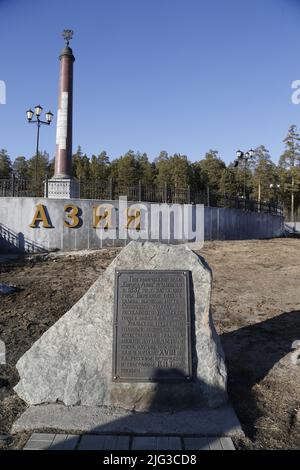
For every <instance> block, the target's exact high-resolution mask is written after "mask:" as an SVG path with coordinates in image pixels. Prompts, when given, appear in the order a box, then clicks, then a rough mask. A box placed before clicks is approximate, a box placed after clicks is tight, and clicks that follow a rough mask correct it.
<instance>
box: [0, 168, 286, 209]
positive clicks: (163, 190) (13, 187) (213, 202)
mask: <svg viewBox="0 0 300 470" xmlns="http://www.w3.org/2000/svg"><path fill="white" fill-rule="evenodd" d="M78 183H79V197H80V198H81V199H100V200H101V199H102V200H103V199H104V200H116V199H118V198H119V197H120V196H127V199H128V200H129V201H144V202H157V203H170V204H204V205H205V206H208V207H224V208H232V209H243V210H247V211H252V212H268V213H272V214H277V215H282V214H283V210H282V206H281V205H280V204H279V202H278V201H274V200H273V201H256V200H254V199H251V198H249V199H247V198H246V199H244V198H243V197H231V196H228V195H226V194H220V193H218V192H216V191H212V190H211V189H210V188H209V187H207V188H205V189H201V190H199V188H194V187H191V186H187V187H185V188H180V187H175V186H170V185H168V184H165V185H164V186H154V185H151V186H150V185H144V184H142V182H141V181H140V182H139V183H138V184H137V185H134V186H124V185H118V184H116V182H114V181H113V180H112V179H111V180H109V181H108V182H103V181H99V180H84V181H83V180H79V181H78ZM47 194H48V179H46V180H45V181H40V182H39V183H38V184H37V185H35V182H34V181H32V180H25V179H19V178H16V177H15V176H13V177H11V178H9V179H0V197H45V195H47Z"/></svg>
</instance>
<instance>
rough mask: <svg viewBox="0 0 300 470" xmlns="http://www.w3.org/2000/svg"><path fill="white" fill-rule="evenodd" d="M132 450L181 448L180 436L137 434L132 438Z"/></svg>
mask: <svg viewBox="0 0 300 470" xmlns="http://www.w3.org/2000/svg"><path fill="white" fill-rule="evenodd" d="M132 450H182V445H181V439H180V437H168V436H137V437H134V438H133V443H132Z"/></svg>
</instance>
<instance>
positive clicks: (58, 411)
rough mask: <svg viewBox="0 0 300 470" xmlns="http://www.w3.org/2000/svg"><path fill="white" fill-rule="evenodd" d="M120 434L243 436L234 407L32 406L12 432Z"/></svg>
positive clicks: (16, 423)
mask: <svg viewBox="0 0 300 470" xmlns="http://www.w3.org/2000/svg"><path fill="white" fill-rule="evenodd" d="M45 429H47V431H48V432H51V431H52V430H55V431H56V432H60V431H63V432H68V433H78V432H85V433H91V432H92V433H93V434H105V433H112V434H114V433H117V434H123V433H126V434H138V435H151V434H154V435H156V436H158V435H166V434H168V435H178V436H187V435H189V436H190V435H194V436H199V437H201V436H212V437H213V436H218V437H223V436H228V437H243V436H244V433H243V431H242V428H241V425H240V422H239V420H238V418H237V416H236V414H235V412H234V410H233V408H232V407H231V406H230V405H224V406H221V407H219V408H215V409H211V408H198V409H197V408H194V409H190V410H183V411H178V412H176V413H168V412H148V413H133V412H129V411H125V410H123V409H120V408H114V407H97V406H64V405H58V404H57V405H40V406H31V407H29V408H28V409H27V410H26V411H25V413H23V415H22V416H21V417H20V418H19V419H18V420H17V421H16V422H15V423H14V425H13V428H12V432H13V433H18V432H23V431H25V432H34V431H35V432H37V431H42V430H45Z"/></svg>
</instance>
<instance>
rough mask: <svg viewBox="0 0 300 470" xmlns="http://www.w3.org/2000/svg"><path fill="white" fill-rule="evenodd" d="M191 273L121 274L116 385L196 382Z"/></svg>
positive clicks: (115, 349)
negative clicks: (193, 378)
mask: <svg viewBox="0 0 300 470" xmlns="http://www.w3.org/2000/svg"><path fill="white" fill-rule="evenodd" d="M189 284H190V272H189V271H177V270H176V271H156V270H151V271H146V270H145V271H137V270H132V271H123V270H120V271H116V281H115V304H114V306H115V312H114V345H113V380H114V381H115V382H149V381H150V382H164V381H173V380H174V381H181V380H184V381H186V380H191V376H192V369H191V368H192V366H191V315H190V294H189Z"/></svg>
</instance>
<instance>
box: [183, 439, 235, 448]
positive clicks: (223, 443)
mask: <svg viewBox="0 0 300 470" xmlns="http://www.w3.org/2000/svg"><path fill="white" fill-rule="evenodd" d="M184 448H185V449H186V450H235V448H234V445H233V442H232V440H231V438H230V437H221V438H216V437H186V438H184Z"/></svg>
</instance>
